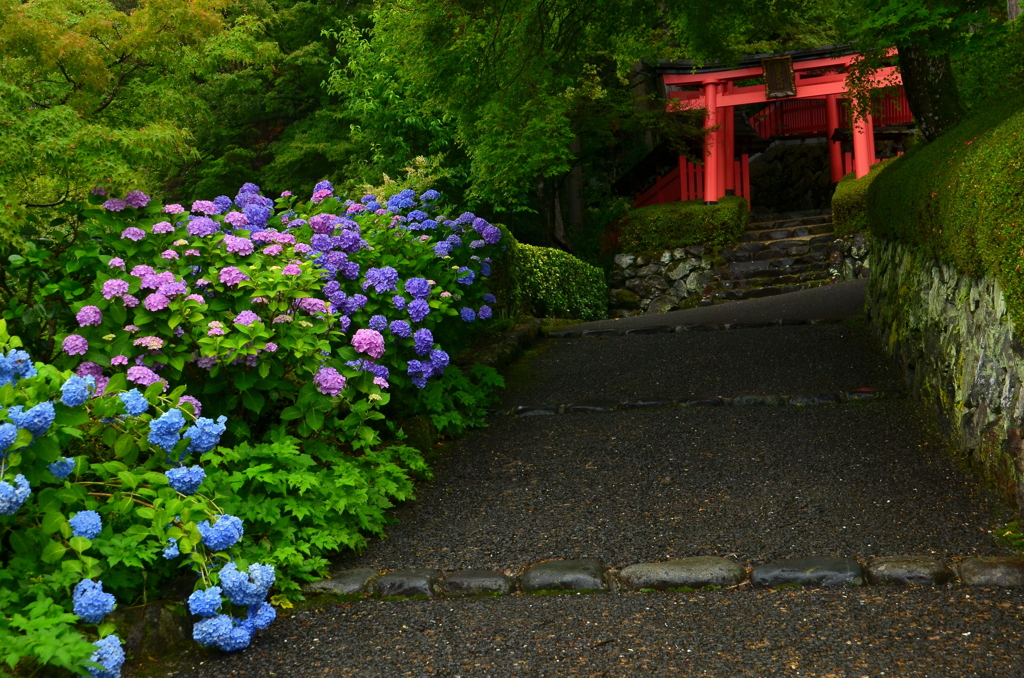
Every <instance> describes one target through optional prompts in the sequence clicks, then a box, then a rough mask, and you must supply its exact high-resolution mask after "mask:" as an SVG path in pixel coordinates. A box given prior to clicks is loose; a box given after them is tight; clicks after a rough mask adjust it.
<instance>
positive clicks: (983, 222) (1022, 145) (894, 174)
mask: <svg viewBox="0 0 1024 678" xmlns="http://www.w3.org/2000/svg"><path fill="white" fill-rule="evenodd" d="M978 110H979V112H978V113H976V114H974V115H972V116H970V117H969V118H967V119H965V120H964V121H963V122H961V123H960V124H959V125H957V126H956V127H955V128H953V129H952V130H950V131H948V132H946V133H945V134H943V135H942V136H941V137H939V138H938V139H937V140H936V141H933V142H931V143H929V144H927V145H922V146H919V147H915V148H914V149H912V150H911V151H910V152H908V153H907V154H906V155H904V156H902V157H900V158H897V159H896V160H893V161H890V162H888V163H886V166H885V168H884V169H883V170H882V171H881V172H880V173H879V175H878V177H877V178H876V179H875V180H874V181H873V182H872V184H871V186H870V188H869V190H868V193H867V211H868V224H869V226H870V228H871V233H872V235H875V236H878V237H881V238H887V239H890V240H897V241H902V242H905V243H908V244H912V245H917V246H920V247H922V248H924V249H925V251H927V252H929V253H931V254H932V255H934V256H935V257H937V258H939V259H941V260H943V261H946V262H949V263H951V264H953V265H954V266H955V267H956V268H957V269H959V270H960V271H961V272H963V273H965V274H967V275H971V276H979V275H982V274H984V273H991V274H992V275H994V276H995V278H996V279H997V280H998V281H999V284H1000V286H1001V287H1002V290H1003V294H1004V295H1005V296H1006V301H1007V306H1008V308H1009V311H1010V316H1011V318H1012V319H1013V321H1014V323H1015V324H1017V323H1020V322H1021V321H1022V320H1024V273H1022V270H1021V264H1022V252H1024V219H1022V213H1024V210H1022V206H1024V98H1021V97H1020V96H1015V97H1005V98H1001V99H999V100H994V101H989V102H988V103H986V104H985V105H983V106H979V107H978Z"/></svg>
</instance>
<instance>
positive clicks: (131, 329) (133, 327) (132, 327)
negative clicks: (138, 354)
mask: <svg viewBox="0 0 1024 678" xmlns="http://www.w3.org/2000/svg"><path fill="white" fill-rule="evenodd" d="M124 331H125V332H128V333H129V334H131V333H133V332H138V331H139V327H138V325H125V326H124Z"/></svg>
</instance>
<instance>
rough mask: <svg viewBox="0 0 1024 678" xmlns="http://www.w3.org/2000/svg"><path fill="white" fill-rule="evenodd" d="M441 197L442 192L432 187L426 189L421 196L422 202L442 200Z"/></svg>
mask: <svg viewBox="0 0 1024 678" xmlns="http://www.w3.org/2000/svg"><path fill="white" fill-rule="evenodd" d="M440 199H441V194H440V193H438V192H437V191H435V190H434V189H430V190H428V191H424V193H423V194H422V195H421V196H420V202H433V201H435V200H440Z"/></svg>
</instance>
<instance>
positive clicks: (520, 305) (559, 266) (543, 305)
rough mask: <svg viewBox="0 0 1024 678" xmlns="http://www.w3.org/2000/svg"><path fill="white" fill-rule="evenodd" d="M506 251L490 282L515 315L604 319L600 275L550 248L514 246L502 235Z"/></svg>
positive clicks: (604, 291) (604, 298) (508, 236)
mask: <svg viewBox="0 0 1024 678" xmlns="http://www.w3.org/2000/svg"><path fill="white" fill-rule="evenodd" d="M503 242H505V243H507V245H506V246H507V247H508V249H507V250H506V252H505V257H504V259H502V261H501V263H500V264H499V266H497V267H496V271H495V273H496V275H495V280H494V283H495V284H494V288H495V294H498V295H499V296H500V298H501V300H502V301H503V302H504V304H505V308H507V309H509V310H510V311H511V312H512V313H513V314H514V315H532V316H536V317H538V318H573V319H578V320H600V319H602V318H604V317H605V316H606V315H607V309H608V299H607V294H608V285H607V283H606V282H605V278H604V271H602V270H601V269H599V268H597V267H596V266H591V265H590V264H588V263H586V262H585V261H582V260H581V259H577V258H576V257H574V256H573V255H571V254H569V253H568V252H564V251H562V250H558V249H554V248H552V247H536V246H534V245H526V244H523V243H520V242H517V241H516V239H515V238H513V237H512V236H511V234H509V233H507V232H506V233H505V239H504V240H503Z"/></svg>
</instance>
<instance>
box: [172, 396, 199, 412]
mask: <svg viewBox="0 0 1024 678" xmlns="http://www.w3.org/2000/svg"><path fill="white" fill-rule="evenodd" d="M182 403H188V404H190V405H191V406H192V413H193V414H195V416H197V417H198V416H199V415H200V414H201V413H202V411H203V405H202V403H200V402H199V401H198V400H197V399H196V398H193V397H192V396H189V395H183V396H181V397H180V398H178V405H181V404H182Z"/></svg>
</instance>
